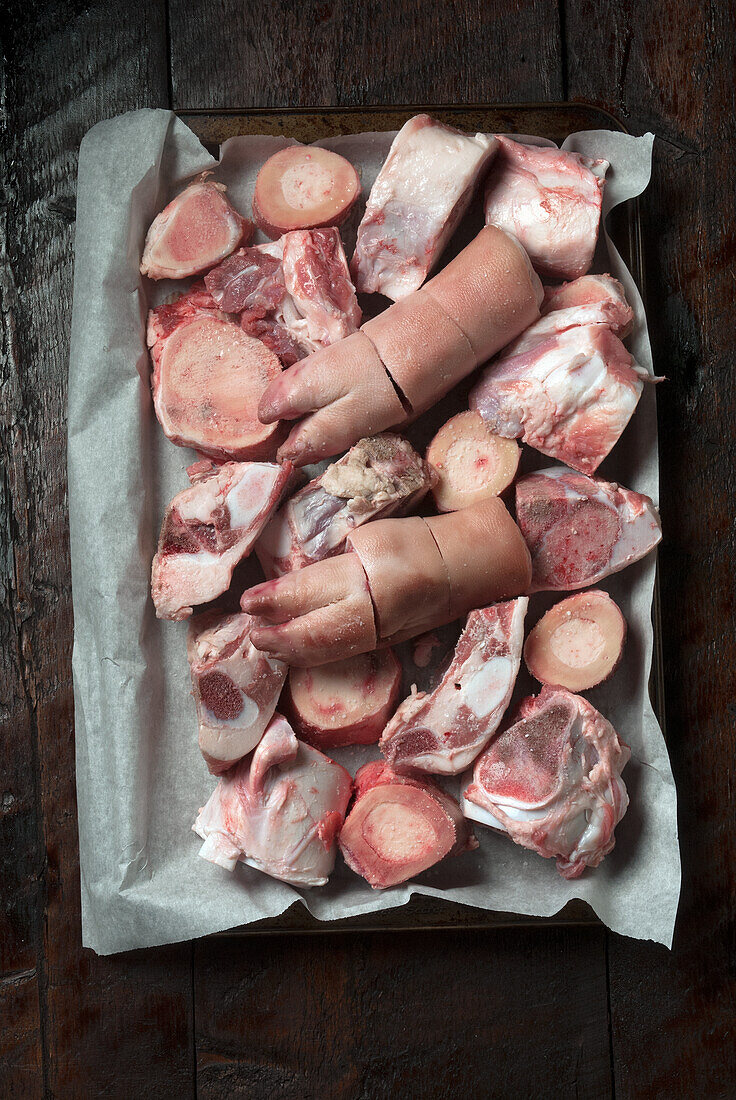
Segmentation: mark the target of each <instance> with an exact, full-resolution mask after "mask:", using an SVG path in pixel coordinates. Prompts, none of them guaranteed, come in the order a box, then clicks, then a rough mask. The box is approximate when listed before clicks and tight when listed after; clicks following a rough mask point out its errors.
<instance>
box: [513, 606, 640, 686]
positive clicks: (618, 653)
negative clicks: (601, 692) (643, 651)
mask: <svg viewBox="0 0 736 1100" xmlns="http://www.w3.org/2000/svg"><path fill="white" fill-rule="evenodd" d="M625 640H626V620H625V619H624V617H623V615H622V614H621V612H620V610H619V608H618V606H617V605H616V604H615V603H614V601H613V600H612V599H611V597H610V596H609V595H608V593H607V592H602V591H600V589H595V588H594V589H588V590H587V591H585V592H576V593H575V595H574V596H568V597H567V599H564V600H560V602H559V603H556V604H555V605H554V607H551V608H550V609H549V611H548V612H547V613H546V615H543V616H542V618H541V619H540V620H539V622H538V623H537V625H536V626H535V627H534V629H533V630H532V631H531V633H530V634H529V637H528V638H527V640H526V643H525V645H524V660H525V662H526V667H527V668H528V669H529V671H530V673H531V674H532V676H534V678H535V679H537V680H539V682H540V683H542V684H548V685H549V686H551V687H562V688H567V689H568V691H587V689H588V688H592V687H595V686H596V684H600V683H602V682H603V681H604V680H607V679H608V677H609V676H611V674H612V673H613V672H614V670H615V669H616V668H617V666H618V663H619V661H620V660H621V657H622V655H623V651H624V642H625Z"/></svg>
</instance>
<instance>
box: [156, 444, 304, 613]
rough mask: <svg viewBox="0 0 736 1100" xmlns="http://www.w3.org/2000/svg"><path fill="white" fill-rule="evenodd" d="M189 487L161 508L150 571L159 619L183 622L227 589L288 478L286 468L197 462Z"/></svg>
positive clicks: (287, 464)
mask: <svg viewBox="0 0 736 1100" xmlns="http://www.w3.org/2000/svg"><path fill="white" fill-rule="evenodd" d="M187 473H188V474H189V479H190V481H191V482H192V484H191V486H190V487H189V488H188V489H184V490H182V492H181V493H177V495H176V496H175V497H174V499H173V500H172V501H171V503H170V504H169V506H168V508H167V509H166V514H165V516H164V520H163V523H162V525H161V534H160V536H159V541H158V550H157V551H156V555H155V557H154V559H153V566H152V569H151V594H152V596H153V602H154V604H155V605H156V615H157V616H158V618H159V619H186V618H188V616H189V615H191V613H192V608H193V606H194V605H196V604H203V603H208V602H209V601H210V600H214V599H215V597H216V596H219V595H221V594H222V593H223V592H225V591H226V590H227V589H228V588H229V586H230V580H231V578H232V575H233V570H234V568H235V566H236V565H237V564H238V562H239V561H241V559H242V558H244V557H245V556H246V554H248V553H249V552H250V550H251V548H252V546H253V543H254V542H255V540H256V539H257V538H258V535H259V534H260V532H261V530H262V528H263V526H264V524H265V523H266V521H267V520H268V517H269V516H270V515H271V513H272V512H273V510H274V508H275V507H276V506H277V504H278V502H279V498H280V496H281V494H282V492H283V490H284V488H285V487H286V483H287V482H288V480H289V477H290V476H291V473H292V468H291V466H290V465H289V463H285V464H284V465H283V466H277V465H276V464H275V463H272V462H226V463H225V464H224V465H223V466H215V465H214V464H213V463H211V462H197V463H195V464H194V465H193V466H190V467H189V469H188V471H187Z"/></svg>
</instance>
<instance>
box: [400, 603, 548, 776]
mask: <svg viewBox="0 0 736 1100" xmlns="http://www.w3.org/2000/svg"><path fill="white" fill-rule="evenodd" d="M528 604H529V600H528V599H527V598H526V596H522V597H520V598H519V599H517V600H510V601H509V602H507V603H500V604H494V605H493V606H491V607H486V608H483V609H482V610H480V611H471V612H470V614H469V615H468V620H467V623H466V624H465V629H464V630H463V632H462V634H461V635H460V639H459V641H458V643H457V647H456V649H455V655H454V657H453V659H452V663H451V664H450V667H449V668H448V669H447V672H446V673H445V675H444V676H443V678H442V681H441V682H440V683H439V684H438V686H437V687H436V688H435V689H434V691H432V692H430V693H429V694H426V693H425V692H416V691H414V692H413V693H412V694H411V695H409V696H408V698H406V699H405V700H404V702H403V703H401V704H400V706H399V708H398V710H397V711H396V713H395V714H394V716H393V718H392V719H391V721H390V722H389V723H388V725H387V726H386V729H385V730H384V732H383V735H382V737H381V744H380V747H381V752H382V753H383V755H384V756H385V757H386V760H387V761H388V763H389V764H390V765H391V767H392V768H395V769H396V770H397V771H400V772H403V771H405V770H406V769H407V768H419V769H420V770H421V771H426V772H435V773H439V774H442V775H457V774H458V772H461V771H463V770H464V769H465V768H467V766H468V764H470V763H471V762H472V761H473V760H474V759H475V758H476V756H477V755H478V753H479V752H481V750H482V749H483V748H484V747H485V746H486V745H487V744H488V741H489V740H490V738H491V737H492V736H493V734H494V733H495V732H496V730H497V729H498V725H499V723H500V721H501V719H502V718H503V715H504V712H505V710H506V707H507V706H508V705H509V701H510V699H511V694H512V692H513V690H514V684H515V683H516V677H517V674H518V672H519V663H520V661H521V650H522V646H523V644H524V616H525V615H526V610H527V606H528Z"/></svg>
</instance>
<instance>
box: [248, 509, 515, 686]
mask: <svg viewBox="0 0 736 1100" xmlns="http://www.w3.org/2000/svg"><path fill="white" fill-rule="evenodd" d="M348 545H349V546H351V547H352V549H353V550H354V551H355V552H354V553H347V554H338V555H337V556H336V557H334V558H328V559H326V560H325V561H319V562H315V563H314V564H313V565H307V566H305V568H304V569H301V570H298V571H297V572H295V573H287V574H285V575H284V576H283V577H278V578H277V579H276V580H272V581H266V583H265V584H260V585H257V586H256V587H255V588H251V589H250V590H249V591H247V592H244V593H243V596H242V597H241V601H240V603H241V607H242V608H243V610H244V611H247V612H248V613H249V614H251V615H253V616H255V617H256V618H258V620H259V623H258V626H257V627H255V628H254V630H253V641H254V643H255V644H256V645H257V646H258V648H259V649H261V650H263V651H264V652H266V653H272V654H273V655H274V656H277V657H280V658H281V659H282V660H285V661H287V662H288V664H292V665H298V666H299V667H302V668H309V667H311V666H312V665H320V664H328V663H329V662H331V661H339V660H341V659H342V658H343V657H347V656H351V655H353V654H355V653H366V652H367V651H368V650H370V649H375V648H376V647H377V645H379V644H380V645H392V644H393V643H395V642H399V641H403V640H405V639H406V638H411V637H413V636H415V635H417V634H421V633H424V632H425V631H427V630H431V629H432V628H433V627H436V626H441V625H443V624H444V623H449V622H452V620H453V619H457V618H459V617H460V616H461V615H465V614H466V613H467V612H468V611H470V610H471V609H472V608H474V607H485V606H486V605H487V604H489V603H494V602H496V601H498V600H505V599H509V598H510V597H512V596H518V595H519V594H520V593H522V592H527V591H528V589H529V584H530V581H531V559H530V556H529V551H528V549H527V547H526V543H525V542H524V539H523V538H522V535H521V532H520V531H519V529H518V528H517V526H516V524H515V523H514V522H513V520H512V519H511V517H510V516H509V514H508V512H507V511H506V508H505V507H504V505H503V503H502V501H500V500H499V499H498V498H497V497H491V498H489V499H487V500H484V501H481V503H480V504H476V505H473V506H472V507H469V508H463V509H462V511H460V512H451V513H448V514H446V515H443V516H430V517H429V518H428V519H420V518H418V517H416V516H413V517H409V518H408V519H383V520H376V521H375V522H374V523H368V524H366V525H365V526H364V527H359V528H356V529H355V530H354V531H353V532H352V533H351V535H350V536H349V537H348Z"/></svg>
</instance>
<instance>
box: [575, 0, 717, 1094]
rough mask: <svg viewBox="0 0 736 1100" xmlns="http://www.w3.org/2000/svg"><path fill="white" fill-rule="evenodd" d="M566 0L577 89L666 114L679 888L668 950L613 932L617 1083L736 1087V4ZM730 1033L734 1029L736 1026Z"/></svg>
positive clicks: (654, 255) (670, 717)
mask: <svg viewBox="0 0 736 1100" xmlns="http://www.w3.org/2000/svg"><path fill="white" fill-rule="evenodd" d="M596 9H597V11H596V18H595V19H593V18H591V14H592V12H591V5H590V4H588V3H585V2H582V0H572V2H568V4H567V19H566V26H567V32H568V43H567V57H568V65H569V71H568V88H569V94H570V95H571V96H572V97H580V98H585V99H590V100H593V101H594V102H596V103H599V104H605V105H606V106H609V107H610V108H612V109H613V110H614V111H615V112H617V113H618V114H619V115H620V116H621V117H622V118H623V120H624V122H625V123H626V124H627V125H628V126H629V128H630V129H631V130H633V132H635V133H639V132H642V131H644V130H646V129H651V130H653V131H654V132H655V133H656V134H657V135H658V137H659V139H660V140H659V141H658V142H657V145H656V158H655V172H654V178H653V180H652V185H651V186H650V188H649V190H648V191H647V193H646V195H645V197H644V200H643V203H642V217H643V222H644V233H645V253H646V256H647V267H648V270H647V300H648V302H649V311H648V312H649V322H650V332H651V334H652V339H653V348H654V356H655V368H656V369H657V370H659V371H661V372H662V373H664V374H666V375H667V378H668V381H667V383H666V384H663V385H662V386H660V388H659V392H658V403H659V421H660V455H661V468H662V485H661V505H662V520H663V525H664V532H665V538H664V542H663V543H662V549H661V552H660V574H661V583H662V608H663V638H664V668H665V692H666V705H667V730H668V743H669V747H670V753H671V756H672V762H673V768H674V772H675V780H676V783H677V789H678V797H679V824H680V837H681V848H682V856H683V884H684V888H683V896H682V902H681V905H680V913H679V917H678V926H677V931H676V938H675V945H674V951H673V953H672V955H670V954H668V953H667V952H666V951H664V950H663V949H659V948H656V947H653V946H652V945H648V944H641V943H634V942H631V941H628V940H624V939H621V938H619V937H615V936H611V937H610V941H611V942H610V982H611V1015H612V1025H613V1038H614V1050H615V1052H616V1059H615V1066H616V1089H617V1095H619V1096H632V1097H637V1098H641V1097H655V1096H657V1097H658V1096H668V1097H691V1096H693V1095H705V1096H713V1097H716V1096H723V1097H725V1096H733V1095H734V1090H736V1048H735V1047H734V1044H733V1038H732V1035H733V1027H734V1024H736V981H735V979H734V969H733V960H734V919H735V917H736V904H735V903H736V842H735V841H734V828H733V824H734V794H733V761H734V754H735V750H736V735H735V730H736V722H735V721H734V719H736V708H734V702H733V698H734V694H733V688H734V669H735V668H736V641H735V636H734V629H733V626H734V621H735V611H736V607H735V600H734V579H733V577H734V566H733V563H734V560H736V525H734V500H735V499H736V376H735V375H734V369H733V365H734V361H735V359H736V341H735V340H734V326H733V323H732V317H733V300H734V260H735V259H736V217H735V216H734V202H733V147H734V137H735V136H736V134H735V128H734V117H735V115H736V98H735V95H734V81H733V58H734V56H735V55H736V10H735V9H734V5H733V4H732V3H722V2H712V3H695V2H680V3H676V4H673V3H667V2H666V0H657V2H656V3H650V4H637V3H632V2H621V0H612V2H606V3H604V4H597V5H596ZM729 1036H730V1038H729Z"/></svg>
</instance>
